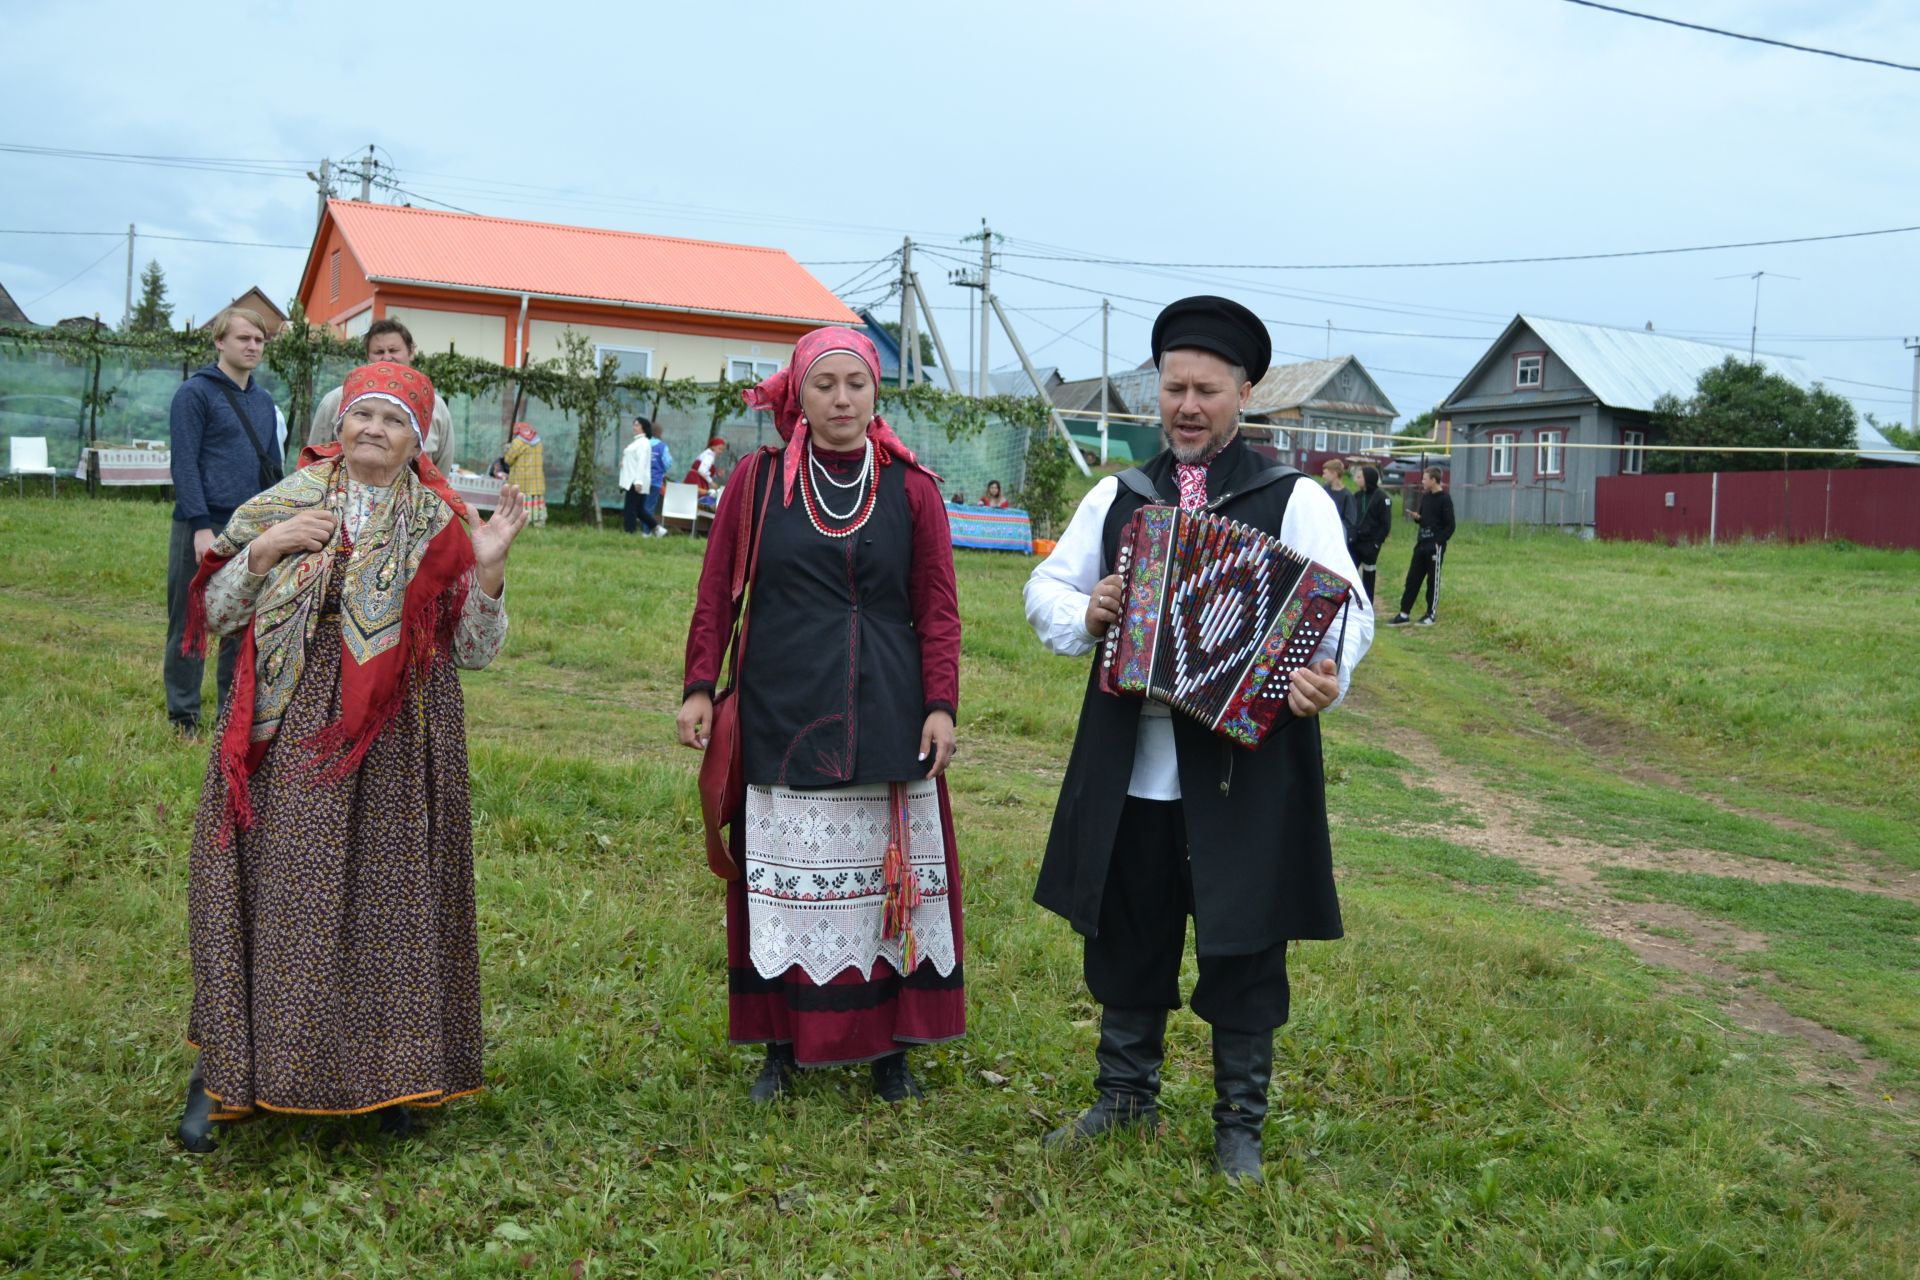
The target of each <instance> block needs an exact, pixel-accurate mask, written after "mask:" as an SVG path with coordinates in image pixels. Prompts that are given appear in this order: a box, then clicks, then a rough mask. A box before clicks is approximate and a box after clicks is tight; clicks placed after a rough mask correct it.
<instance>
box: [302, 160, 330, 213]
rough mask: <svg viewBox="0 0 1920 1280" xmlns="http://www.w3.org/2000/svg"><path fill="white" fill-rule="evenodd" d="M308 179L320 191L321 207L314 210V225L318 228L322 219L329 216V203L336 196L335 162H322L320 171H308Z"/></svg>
mask: <svg viewBox="0 0 1920 1280" xmlns="http://www.w3.org/2000/svg"><path fill="white" fill-rule="evenodd" d="M307 177H308V178H309V179H311V180H312V182H313V185H314V186H315V187H317V188H318V189H319V193H320V205H319V208H317V209H315V210H314V214H313V222H314V225H315V226H318V225H320V219H322V218H324V217H326V216H327V201H329V200H331V199H333V197H334V195H335V192H334V189H333V161H331V160H324V159H323V160H321V161H320V168H319V171H318V172H315V171H314V170H312V169H309V170H307Z"/></svg>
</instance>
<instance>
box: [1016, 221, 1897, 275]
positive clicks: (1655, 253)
mask: <svg viewBox="0 0 1920 1280" xmlns="http://www.w3.org/2000/svg"><path fill="white" fill-rule="evenodd" d="M1910 231H1920V225H1916V226H1910V227H1881V228H1879V229H1877V230H1873V231H1838V232H1833V233H1831V234H1828V235H1818V236H1788V237H1785V238H1783V239H1779V240H1740V241H1730V242H1728V243H1726V244H1695V245H1682V246H1680V247H1679V248H1674V249H1619V250H1612V251H1609V252H1605V253H1548V254H1536V255H1533V256H1531V257H1525V258H1453V259H1444V260H1436V261H1431V262H1150V261H1146V260H1142V259H1137V258H1107V257H1100V256H1098V255H1086V256H1076V255H1072V254H1045V253H1018V252H1015V251H1012V250H1007V251H1003V252H1002V253H1000V254H999V255H998V256H1000V257H1006V258H1027V259H1031V260H1033V261H1036V262H1085V263H1089V264H1091V265H1094V266H1105V267H1160V268H1174V269H1180V270H1189V271H1391V270H1401V269H1409V268H1415V267H1508V266H1524V265H1527V264H1530V263H1538V262H1597V261H1600V260H1603V259H1610V258H1652V257H1661V256H1665V255H1671V254H1676V253H1712V252H1716V251H1718V250H1721V249H1764V248H1772V247H1774V246H1778V245H1783V244H1817V243H1820V242H1822V241H1827V240H1858V239H1861V238H1863V237H1866V236H1892V235H1901V234H1904V233H1906V232H1910Z"/></svg>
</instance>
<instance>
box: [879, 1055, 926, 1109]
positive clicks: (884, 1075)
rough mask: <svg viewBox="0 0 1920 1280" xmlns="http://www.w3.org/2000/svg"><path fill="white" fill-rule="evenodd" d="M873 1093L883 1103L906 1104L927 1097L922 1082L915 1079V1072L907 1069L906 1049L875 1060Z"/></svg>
mask: <svg viewBox="0 0 1920 1280" xmlns="http://www.w3.org/2000/svg"><path fill="white" fill-rule="evenodd" d="M873 1091H874V1092H875V1093H877V1094H879V1095H880V1100H881V1101H882V1102H905V1101H907V1100H908V1099H909V1098H912V1099H915V1100H918V1099H921V1098H924V1097H926V1096H927V1094H926V1091H925V1090H924V1089H922V1088H921V1087H920V1082H919V1081H918V1080H915V1079H914V1078H913V1072H911V1071H909V1070H908V1069H907V1054H906V1050H904V1049H903V1050H901V1051H900V1052H899V1053H890V1054H888V1055H887V1056H886V1057H884V1058H875V1059H874V1060H873Z"/></svg>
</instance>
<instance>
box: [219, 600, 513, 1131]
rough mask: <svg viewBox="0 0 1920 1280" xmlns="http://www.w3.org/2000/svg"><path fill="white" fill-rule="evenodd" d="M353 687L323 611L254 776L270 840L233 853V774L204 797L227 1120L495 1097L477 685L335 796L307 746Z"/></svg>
mask: <svg viewBox="0 0 1920 1280" xmlns="http://www.w3.org/2000/svg"><path fill="white" fill-rule="evenodd" d="M339 686H340V639H339V624H338V621H337V619H336V620H327V619H326V617H325V616H324V615H323V620H322V621H321V623H320V624H319V626H318V628H317V630H316V633H315V635H314V637H313V639H312V641H311V642H310V643H309V645H308V646H307V662H306V669H305V670H304V671H303V672H302V674H301V677H300V683H299V685H298V687H297V688H296V689H295V692H294V695H293V699H292V701H291V703H290V705H289V706H288V709H287V712H286V715H285V718H284V719H283V721H282V722H281V725H280V732H279V734H278V735H277V736H276V737H275V739H274V741H273V744H272V745H271V746H270V747H269V748H268V750H267V754H266V757H265V759H264V760H262V762H261V764H260V768H259V770H258V771H257V772H256V773H255V774H254V776H253V779H252V783H251V787H252V799H253V808H254V815H255V821H254V825H253V827H252V828H251V829H250V830H247V831H235V832H234V833H233V835H232V837H231V840H230V841H229V843H228V844H227V845H226V847H224V848H223V847H221V844H220V842H219V840H218V833H219V829H220V823H221V816H222V814H223V813H224V811H225V805H226V785H225V783H224V781H223V779H222V775H221V773H220V771H219V769H217V768H213V767H211V766H210V767H209V769H208V771H207V778H206V783H205V785H204V787H203V788H202V791H201V796H200V810H199V815H198V818H197V820H196V821H195V824H194V836H193V852H192V862H191V870H190V883H189V890H188V900H187V918H188V929H189V934H190V938H191V943H192V952H193V1015H192V1020H191V1022H190V1023H189V1024H188V1039H189V1040H190V1041H191V1042H192V1043H193V1044H195V1045H196V1046H198V1047H199V1049H200V1050H201V1068H202V1070H203V1072H204V1074H205V1078H206V1087H207V1092H208V1093H209V1094H211V1095H212V1096H213V1097H214V1098H215V1099H216V1100H217V1101H218V1104H219V1108H220V1109H219V1110H218V1111H217V1112H216V1114H215V1117H214V1118H215V1119H231V1118H237V1117H239V1116H243V1115H246V1114H248V1113H250V1112H252V1110H253V1109H254V1108H255V1107H260V1108H264V1109H267V1110H271V1111H292V1112H299V1113H304V1114H309V1115H341V1114H351V1113H355V1112H362V1111H372V1110H374V1109H376V1108H379V1107H383V1106H386V1105H389V1104H391V1103H408V1104H411V1105H413V1106H437V1105H439V1104H440V1103H442V1102H445V1101H446V1100H447V1099H449V1098H454V1097H458V1096H460V1095H461V1094H467V1093H473V1092H475V1091H477V1090H478V1089H479V1088H480V1087H481V1073H480V952H479V941H478V932H477V929H476V925H475V920H474V894H473V832H472V826H471V812H470V809H469V799H468V790H467V784H468V777H467V743H466V712H465V708H464V705H463V703H462V701H461V696H460V677H459V675H458V674H457V673H456V672H455V671H454V670H453V668H452V666H451V665H449V664H446V663H442V664H440V665H439V666H437V667H436V668H435V670H434V674H433V675H432V677H431V678H429V679H428V681H427V682H426V687H425V690H424V695H423V696H422V697H421V699H420V702H419V703H418V704H415V703H411V702H410V703H409V705H408V706H407V707H405V708H404V709H403V710H402V712H401V714H400V715H398V716H396V717H395V718H394V720H393V722H392V723H391V724H389V725H388V726H387V728H386V730H385V731H384V732H383V733H382V734H381V735H380V737H379V738H378V739H377V740H376V741H375V742H374V744H373V746H372V748H371V749H370V750H369V751H368V752H367V755H366V758H365V759H364V761H363V762H362V763H361V766H360V768H359V770H358V771H357V772H355V773H354V774H353V775H352V776H351V777H348V778H346V779H345V780H343V781H341V782H339V783H335V784H331V785H319V784H316V783H315V782H314V781H312V780H311V779H310V778H309V777H308V776H306V760H307V753H306V751H305V750H304V749H303V748H302V747H301V745H300V743H301V740H302V739H304V738H306V737H307V736H308V735H310V734H312V733H314V732H315V731H317V730H319V729H321V728H322V727H324V726H326V725H328V724H331V723H332V722H333V721H334V719H335V718H336V717H337V716H338V715H339V710H340V707H339ZM222 723H223V724H224V723H225V717H224V716H223V717H222ZM214 741H215V742H216V743H218V741H219V735H218V733H216V734H215V735H214Z"/></svg>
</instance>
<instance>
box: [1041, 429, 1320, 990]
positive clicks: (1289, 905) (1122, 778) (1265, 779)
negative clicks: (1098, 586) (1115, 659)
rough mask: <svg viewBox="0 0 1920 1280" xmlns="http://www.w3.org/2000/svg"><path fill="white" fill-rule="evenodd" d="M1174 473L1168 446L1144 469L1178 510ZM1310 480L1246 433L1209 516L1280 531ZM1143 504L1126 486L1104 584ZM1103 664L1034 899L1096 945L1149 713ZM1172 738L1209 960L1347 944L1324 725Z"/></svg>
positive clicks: (1225, 463)
mask: <svg viewBox="0 0 1920 1280" xmlns="http://www.w3.org/2000/svg"><path fill="white" fill-rule="evenodd" d="M1173 466H1174V459H1173V455H1172V454H1170V453H1166V452H1162V453H1161V454H1160V455H1159V456H1157V457H1155V458H1154V459H1153V460H1152V461H1151V462H1149V463H1147V464H1146V466H1145V467H1143V468H1141V470H1142V472H1144V474H1145V476H1146V479H1147V481H1148V483H1149V485H1150V486H1151V488H1152V489H1153V491H1154V492H1155V494H1156V495H1157V499H1158V500H1159V501H1161V502H1165V503H1169V504H1174V503H1177V502H1178V501H1179V485H1178V483H1177V481H1176V480H1175V479H1174V475H1173ZM1302 483H1305V484H1312V483H1313V481H1311V480H1308V479H1306V478H1305V477H1304V476H1302V475H1301V474H1300V473H1299V472H1297V471H1294V470H1293V469H1292V468H1290V467H1281V466H1278V465H1277V464H1274V463H1270V462H1268V461H1267V460H1266V459H1264V458H1262V457H1260V455H1258V454H1256V453H1254V452H1253V451H1252V450H1251V449H1248V448H1247V447H1246V446H1245V444H1243V443H1242V442H1241V441H1240V440H1238V439H1237V438H1236V439H1235V440H1233V441H1231V442H1229V443H1228V445H1227V447H1226V448H1225V449H1223V450H1221V452H1220V453H1219V455H1218V456H1217V457H1215V459H1214V460H1213V463H1212V465H1211V466H1209V467H1208V469H1207V500H1208V509H1209V510H1210V511H1213V512H1215V513H1217V514H1219V515H1223V516H1227V517H1230V518H1232V519H1234V520H1238V521H1241V522H1242V523H1244V524H1249V525H1253V526H1254V527H1255V528H1258V529H1261V530H1264V531H1265V532H1267V533H1270V534H1272V535H1274V536H1275V537H1278V536H1279V534H1280V523H1281V521H1282V519H1284V518H1285V516H1286V511H1287V501H1288V499H1289V498H1290V497H1291V496H1292V493H1293V489H1294V486H1295V485H1297V484H1302ZM1146 502H1147V498H1146V497H1145V496H1144V495H1142V494H1140V493H1137V492H1134V491H1133V490H1131V489H1129V488H1128V487H1127V486H1126V485H1124V484H1123V485H1122V486H1121V488H1120V493H1119V496H1118V497H1117V498H1115V499H1114V504H1113V508H1112V510H1111V511H1109V512H1108V515H1107V521H1106V526H1105V529H1104V531H1103V533H1104V537H1103V542H1102V550H1103V560H1102V566H1103V567H1102V569H1101V574H1102V576H1105V575H1106V574H1108V573H1111V572H1112V571H1113V563H1114V553H1115V550H1116V549H1117V547H1118V545H1119V539H1120V530H1121V528H1122V527H1123V526H1124V525H1125V524H1126V522H1127V519H1128V518H1129V517H1130V516H1132V514H1133V513H1134V512H1135V511H1137V510H1139V509H1140V508H1141V507H1142V506H1144V505H1146ZM1099 656H1100V650H1099V649H1098V648H1096V649H1095V650H1094V653H1093V657H1092V659H1091V660H1090V661H1089V664H1088V666H1089V670H1088V675H1087V691H1086V696H1085V698H1084V700H1083V701H1082V703H1081V706H1080V727H1079V730H1078V732H1077V733H1076V734H1075V736H1074V741H1073V754H1072V756H1071V757H1070V758H1069V759H1068V761H1067V772H1066V777H1065V778H1063V779H1062V780H1061V784H1060V802H1059V804H1058V806H1057V807H1056V808H1055V809H1054V814H1053V831H1052V834H1051V835H1050V836H1049V837H1048V840H1047V853H1046V858H1045V860H1044V861H1043V862H1042V863H1041V866H1040V883H1039V886H1038V887H1037V888H1036V889H1035V890H1034V895H1033V898H1034V901H1035V902H1037V903H1039V904H1040V905H1041V906H1043V907H1045V908H1046V909H1047V910H1049V911H1053V912H1057V913H1058V914H1060V915H1062V916H1065V917H1066V918H1067V920H1068V921H1069V922H1070V923H1071V924H1072V925H1073V927H1074V929H1075V930H1076V931H1078V932H1079V933H1082V934H1084V935H1086V936H1087V937H1090V938H1091V937H1094V936H1096V935H1097V934H1098V932H1099V927H1100V902H1101V898H1102V896H1103V894H1104V893H1105V891H1106V884H1107V869H1108V866H1109V864H1110V863H1111V861H1112V858H1113V842H1114V836H1115V834H1116V832H1117V831H1118V828H1119V823H1120V809H1121V806H1122V804H1124V802H1125V801H1126V796H1127V783H1128V781H1129V779H1130V778H1131V777H1132V773H1133V752H1134V743H1135V741H1136V739H1137V738H1138V736H1139V731H1140V708H1141V707H1142V705H1143V703H1142V702H1141V701H1140V700H1139V699H1136V698H1119V697H1114V696H1113V695H1111V694H1105V693H1102V692H1101V691H1100V688H1099V684H1098V668H1097V667H1096V666H1095V665H1094V664H1095V663H1097V662H1098V660H1099ZM1173 739H1174V750H1175V755H1176V757H1177V759H1178V762H1179V773H1180V794H1181V797H1182V811H1183V814H1184V817H1185V821H1186V828H1187V851H1188V855H1189V857H1190V858H1191V859H1192V867H1193V898H1194V902H1193V914H1194V937H1195V946H1196V949H1197V951H1198V952H1199V954H1201V955H1203V956H1232V955H1248V954H1251V953H1253V952H1257V951H1264V950H1266V949H1267V948H1269V947H1272V946H1274V945H1275V944H1277V943H1280V942H1283V941H1286V940H1288V939H1292V938H1338V937H1340V936H1341V927H1340V903H1339V900H1338V898H1337V896H1336V895H1335V893H1334V885H1333V848H1332V844H1331V842H1330V840H1329V837H1328V832H1327V803H1326V784H1325V779H1324V776H1323V773H1322V769H1321V762H1320V720H1319V717H1317V716H1313V717H1309V718H1307V719H1304V720H1300V719H1288V720H1286V721H1284V722H1283V723H1282V724H1281V725H1279V726H1277V727H1276V728H1275V729H1274V731H1273V732H1271V733H1269V734H1268V735H1267V738H1266V740H1265V741H1263V742H1262V743H1261V744H1260V746H1259V747H1258V748H1257V749H1256V750H1252V751H1249V750H1247V749H1246V748H1244V747H1239V746H1235V745H1233V744H1231V743H1229V742H1228V741H1227V740H1226V739H1224V738H1220V737H1217V736H1215V735H1214V734H1213V733H1211V732H1209V731H1208V730H1207V729H1206V728H1205V727H1204V726H1202V725H1201V724H1200V723H1199V722H1198V721H1196V720H1193V719H1191V718H1189V717H1187V716H1184V715H1181V714H1179V713H1178V712H1176V713H1175V714H1174V716H1173ZM1167 906H1168V910H1173V911H1178V910H1182V909H1183V904H1180V903H1175V902H1169V903H1168V904H1167Z"/></svg>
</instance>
